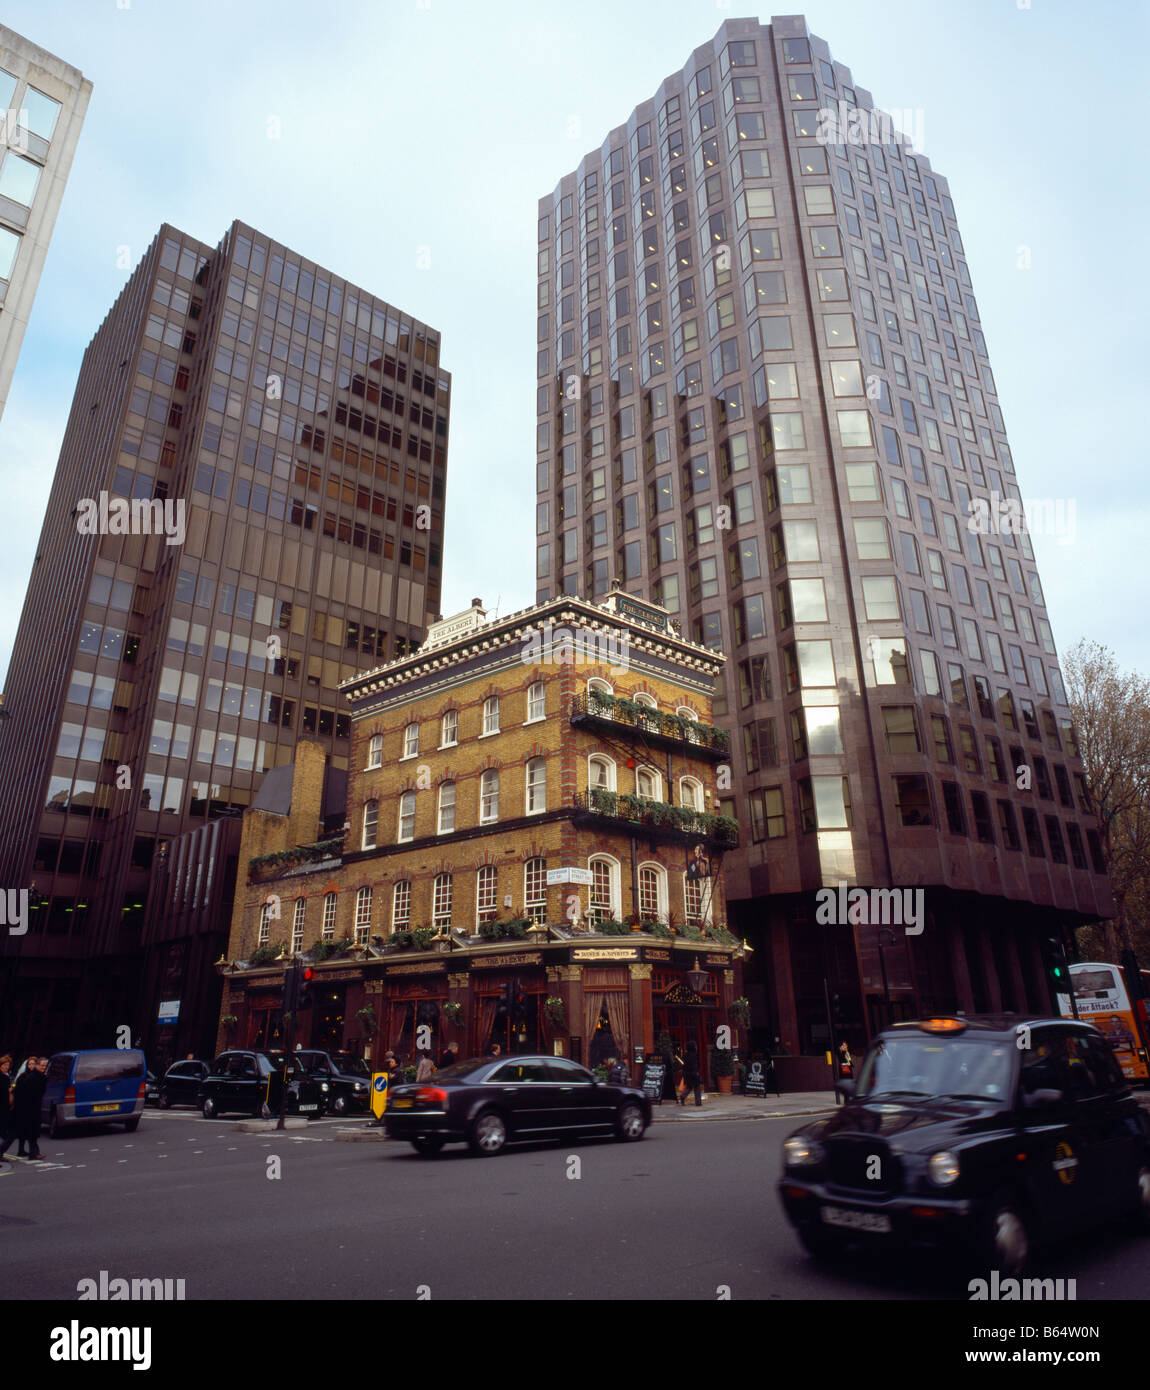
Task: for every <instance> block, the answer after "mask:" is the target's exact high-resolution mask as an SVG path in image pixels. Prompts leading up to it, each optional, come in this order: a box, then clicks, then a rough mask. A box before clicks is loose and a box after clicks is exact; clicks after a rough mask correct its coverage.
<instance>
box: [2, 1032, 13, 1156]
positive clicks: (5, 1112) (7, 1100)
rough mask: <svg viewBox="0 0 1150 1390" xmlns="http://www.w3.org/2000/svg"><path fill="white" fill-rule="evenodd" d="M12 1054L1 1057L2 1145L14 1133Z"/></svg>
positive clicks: (8, 1053) (7, 1053)
mask: <svg viewBox="0 0 1150 1390" xmlns="http://www.w3.org/2000/svg"><path fill="white" fill-rule="evenodd" d="M11 1092H12V1054H11V1053H10V1052H6V1053H5V1054H4V1056H3V1057H0V1144H6V1143H7V1141H8V1136H9V1135H10V1134H11V1133H12V1095H11Z"/></svg>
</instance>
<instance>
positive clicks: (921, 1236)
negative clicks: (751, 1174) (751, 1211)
mask: <svg viewBox="0 0 1150 1390" xmlns="http://www.w3.org/2000/svg"><path fill="white" fill-rule="evenodd" d="M839 1090H840V1092H841V1093H842V1094H843V1095H844V1096H846V1097H847V1103H846V1104H845V1105H844V1106H843V1107H842V1109H841V1110H837V1111H835V1113H834V1114H833V1115H830V1116H828V1117H827V1118H826V1119H821V1120H816V1121H814V1122H812V1123H811V1124H807V1125H804V1126H803V1127H802V1128H801V1129H798V1130H796V1131H795V1132H794V1133H793V1134H792V1135H791V1136H790V1137H789V1138H788V1139H787V1140H786V1141H785V1142H784V1144H783V1164H784V1173H783V1177H782V1178H781V1179H780V1182H779V1195H780V1198H781V1200H782V1204H783V1208H784V1210H785V1211H786V1214H787V1216H788V1217H789V1218H790V1220H791V1223H792V1224H793V1225H794V1227H795V1229H796V1231H797V1233H798V1237H799V1239H800V1240H801V1241H802V1243H803V1245H804V1246H805V1247H806V1249H807V1250H808V1251H809V1252H810V1253H811V1254H812V1255H814V1256H815V1257H816V1258H821V1259H833V1258H835V1257H836V1256H837V1255H838V1254H839V1253H840V1251H841V1250H842V1249H843V1247H844V1246H846V1245H848V1244H856V1245H861V1246H865V1247H868V1248H870V1249H878V1248H898V1249H902V1250H911V1251H914V1250H918V1251H926V1250H932V1249H933V1250H945V1251H947V1252H948V1253H949V1254H950V1255H951V1256H952V1257H954V1256H957V1267H960V1268H962V1269H963V1271H964V1273H967V1272H975V1273H978V1272H981V1276H982V1277H983V1278H985V1277H986V1276H987V1272H988V1271H989V1270H998V1271H999V1272H1000V1273H1002V1274H1006V1275H1009V1276H1012V1277H1014V1276H1017V1275H1019V1274H1021V1273H1022V1271H1023V1270H1024V1268H1025V1266H1026V1264H1027V1262H1028V1260H1029V1257H1030V1254H1031V1251H1032V1249H1033V1248H1034V1247H1035V1246H1037V1245H1045V1244H1049V1243H1053V1242H1054V1241H1056V1240H1060V1239H1062V1238H1063V1237H1064V1236H1069V1235H1073V1234H1076V1233H1080V1232H1086V1231H1089V1230H1092V1229H1093V1228H1095V1227H1097V1226H1098V1225H1099V1224H1100V1223H1101V1222H1103V1221H1105V1220H1106V1219H1107V1218H1110V1217H1118V1218H1126V1219H1132V1220H1133V1221H1134V1223H1135V1224H1136V1225H1140V1226H1141V1227H1143V1228H1144V1229H1150V1119H1148V1118H1147V1116H1146V1115H1145V1113H1144V1112H1143V1111H1142V1110H1141V1109H1140V1107H1139V1105H1138V1103H1137V1102H1136V1101H1135V1099H1134V1097H1133V1096H1132V1095H1131V1093H1130V1087H1129V1083H1128V1082H1127V1081H1126V1080H1125V1079H1124V1078H1123V1076H1122V1072H1121V1071H1120V1069H1119V1067H1118V1064H1117V1062H1116V1061H1115V1060H1114V1053H1113V1052H1112V1051H1111V1049H1110V1047H1109V1046H1108V1045H1107V1043H1106V1040H1105V1038H1104V1037H1103V1036H1102V1034H1101V1033H1100V1032H1099V1031H1098V1030H1097V1029H1096V1028H1092V1027H1091V1026H1089V1025H1088V1024H1084V1023H1077V1022H1074V1021H1072V1020H1069V1019H1052V1018H1034V1019H1025V1018H1020V1017H1017V1016H1014V1015H1010V1016H1002V1015H998V1016H993V1017H991V1016H983V1017H979V1016H965V1017H955V1018H928V1019H922V1020H919V1021H916V1022H907V1023H897V1024H895V1025H894V1026H893V1027H891V1028H888V1029H886V1030H885V1031H884V1032H883V1033H881V1034H879V1036H878V1037H877V1038H875V1039H874V1041H873V1042H872V1043H871V1045H870V1047H869V1048H868V1050H867V1053H866V1056H865V1058H864V1059H863V1063H862V1067H861V1069H860V1070H859V1075H858V1082H857V1087H856V1084H855V1083H854V1082H853V1081H840V1082H839Z"/></svg>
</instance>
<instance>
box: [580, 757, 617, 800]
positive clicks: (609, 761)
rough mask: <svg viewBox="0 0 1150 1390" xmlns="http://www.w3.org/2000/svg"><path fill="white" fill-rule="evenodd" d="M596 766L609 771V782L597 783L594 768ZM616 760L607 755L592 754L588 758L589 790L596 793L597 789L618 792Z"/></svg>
mask: <svg viewBox="0 0 1150 1390" xmlns="http://www.w3.org/2000/svg"><path fill="white" fill-rule="evenodd" d="M596 766H599V767H605V768H606V769H607V781H606V782H605V783H599V782H596V781H595V776H594V768H595V767H596ZM615 774H616V767H615V759H614V758H612V757H610V756H609V755H608V754H606V753H591V754H590V755H589V756H588V758H587V790H588V791H589V792H591V791H594V790H595V789H596V787H601V788H602V789H603V790H605V791H609V792H613V791H617V790H618V783H617V781H616V775H615Z"/></svg>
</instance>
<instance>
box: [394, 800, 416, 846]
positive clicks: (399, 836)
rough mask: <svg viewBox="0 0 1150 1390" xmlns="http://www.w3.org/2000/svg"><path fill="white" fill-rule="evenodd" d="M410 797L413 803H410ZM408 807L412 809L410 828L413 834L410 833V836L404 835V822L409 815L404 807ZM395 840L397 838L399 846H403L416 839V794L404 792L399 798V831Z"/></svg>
mask: <svg viewBox="0 0 1150 1390" xmlns="http://www.w3.org/2000/svg"><path fill="white" fill-rule="evenodd" d="M408 797H410V798H411V801H410V802H409V801H408V799H407V798H408ZM408 805H410V807H411V811H410V816H411V826H410V830H411V833H410V835H405V834H404V833H403V822H404V820H406V819H407V814H408V813H406V812H405V811H404V807H405V806H408ZM395 838H396V840H397V842H398V843H399V844H401V845H402V844H406V843H407V841H408V840H414V839H415V793H414V792H403V793H402V794H401V795H400V798H399V828H398V831H397V833H396V837H395Z"/></svg>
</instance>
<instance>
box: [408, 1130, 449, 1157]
mask: <svg viewBox="0 0 1150 1390" xmlns="http://www.w3.org/2000/svg"><path fill="white" fill-rule="evenodd" d="M444 1142H445V1141H444V1140H442V1139H441V1138H439V1136H438V1135H435V1134H425V1135H423V1136H422V1137H421V1138H419V1139H413V1140H412V1141H411V1147H412V1148H413V1149H414V1150H415V1152H416V1153H417V1154H422V1155H423V1157H424V1158H434V1157H435V1155H436V1154H437V1153H438V1152H439V1151H440V1149H442V1148H443V1145H444Z"/></svg>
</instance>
